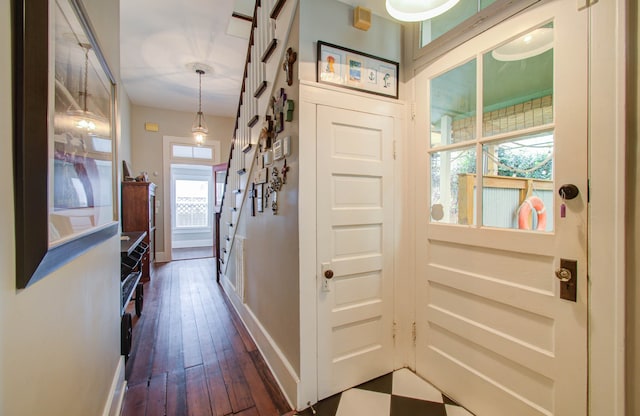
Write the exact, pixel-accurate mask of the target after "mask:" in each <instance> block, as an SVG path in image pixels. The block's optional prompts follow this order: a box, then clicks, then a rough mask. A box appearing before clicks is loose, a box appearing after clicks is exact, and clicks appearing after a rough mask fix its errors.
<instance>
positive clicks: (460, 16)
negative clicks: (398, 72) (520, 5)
mask: <svg viewBox="0 0 640 416" xmlns="http://www.w3.org/2000/svg"><path fill="white" fill-rule="evenodd" d="M495 1H496V0H460V1H459V2H458V4H456V5H455V6H453V7H452V8H451V9H450V10H448V11H447V12H446V13H443V14H441V15H440V16H436V17H434V18H432V19H429V20H425V21H424V22H421V24H420V47H421V48H422V47H424V46H425V45H428V44H429V43H431V42H433V41H434V40H436V39H437V38H439V37H440V36H442V35H443V34H445V33H447V32H448V31H450V30H451V29H453V28H454V27H456V26H458V25H459V24H460V23H462V22H464V21H465V20H467V19H468V18H470V17H471V16H473V15H474V14H476V13H478V12H479V11H480V10H482V9H484V8H486V7H487V6H489V5H490V4H492V3H494V2H495Z"/></svg>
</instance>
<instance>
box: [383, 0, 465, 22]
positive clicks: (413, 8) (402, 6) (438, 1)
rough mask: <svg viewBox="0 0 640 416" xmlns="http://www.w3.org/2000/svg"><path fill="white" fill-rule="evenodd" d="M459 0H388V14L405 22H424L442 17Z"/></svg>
mask: <svg viewBox="0 0 640 416" xmlns="http://www.w3.org/2000/svg"><path fill="white" fill-rule="evenodd" d="M458 1H459V0H387V1H386V8H387V13H389V14H390V15H391V17H393V18H395V19H398V20H401V21H403V22H422V21H424V20H429V19H432V18H434V17H436V16H439V15H441V14H442V13H444V12H446V11H447V10H449V9H451V8H452V7H453V6H455V5H456V4H458Z"/></svg>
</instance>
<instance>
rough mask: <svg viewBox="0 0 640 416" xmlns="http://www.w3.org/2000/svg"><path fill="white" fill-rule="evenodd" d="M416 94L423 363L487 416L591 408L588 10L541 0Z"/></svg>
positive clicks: (454, 57) (451, 60)
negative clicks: (567, 293) (569, 265)
mask: <svg viewBox="0 0 640 416" xmlns="http://www.w3.org/2000/svg"><path fill="white" fill-rule="evenodd" d="M416 97H419V99H418V100H419V101H418V105H417V109H418V114H417V119H416V129H417V131H418V141H419V142H420V143H421V144H420V145H419V146H420V148H419V152H417V153H418V155H417V156H416V157H417V158H418V159H417V165H418V166H419V174H418V178H417V183H418V184H419V189H418V190H417V192H416V194H417V195H416V198H417V207H418V210H417V212H418V225H419V227H418V231H417V235H418V238H417V259H418V260H417V271H418V276H417V280H416V281H417V286H418V287H417V290H416V296H417V299H416V323H417V343H416V369H417V372H418V373H419V374H420V375H422V376H423V377H425V378H426V379H428V380H429V381H431V382H432V383H433V384H434V385H436V386H437V387H439V388H440V389H441V390H443V391H444V392H445V393H447V394H448V395H449V396H451V397H452V398H453V399H454V400H457V401H459V402H460V403H461V404H463V405H464V406H466V407H467V408H469V409H470V410H471V411H472V412H474V414H476V415H478V416H482V415H490V416H498V415H510V416H511V415H518V416H526V415H560V416H566V415H572V416H573V415H586V414H587V410H586V409H587V408H586V406H587V395H586V393H587V298H588V296H587V270H586V268H587V261H586V249H587V241H586V238H587V229H586V227H587V202H588V201H587V194H588V189H587V117H586V116H587V12H585V11H582V12H578V11H577V10H576V3H575V2H573V1H559V0H558V1H552V2H548V3H546V4H544V5H542V6H536V7H533V8H531V9H530V10H528V11H526V12H525V13H523V14H521V15H519V16H517V17H514V18H512V19H509V20H508V21H505V22H503V23H501V24H500V25H498V26H496V27H495V28H493V29H491V30H489V31H487V32H485V33H483V34H482V35H480V36H478V37H477V38H474V39H473V40H471V41H469V42H467V43H465V44H464V45H462V46H460V47H458V48H456V49H454V50H453V51H451V52H449V53H448V54H446V55H444V56H443V57H442V58H440V59H438V60H437V61H436V62H435V63H433V64H431V65H429V66H427V67H426V68H424V69H423V70H422V71H419V72H417V74H416ZM564 184H574V185H576V186H577V188H578V190H579V194H578V196H577V197H576V198H575V199H572V200H568V199H567V200H566V201H563V200H562V198H561V196H560V195H559V190H560V187H561V186H562V185H564ZM566 189H567V190H566V192H565V196H567V195H568V194H569V193H570V192H569V188H566ZM423 190H424V191H426V192H423ZM563 205H564V207H563ZM532 207H533V208H532ZM543 207H544V209H543ZM530 217H534V218H533V219H532V218H530ZM545 223H546V224H545ZM561 259H568V260H573V261H577V273H575V274H574V275H573V277H572V281H571V283H570V284H575V285H577V286H575V287H577V299H576V301H571V300H565V299H562V298H561V293H560V288H561V284H562V283H561V281H560V280H559V279H558V278H557V277H556V275H555V271H556V270H558V269H559V268H560V267H561ZM564 285H565V286H568V285H567V284H564Z"/></svg>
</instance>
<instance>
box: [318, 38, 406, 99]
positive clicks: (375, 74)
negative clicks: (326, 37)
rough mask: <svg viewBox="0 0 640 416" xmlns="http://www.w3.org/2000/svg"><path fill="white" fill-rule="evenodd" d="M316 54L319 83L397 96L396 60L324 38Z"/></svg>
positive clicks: (319, 42)
mask: <svg viewBox="0 0 640 416" xmlns="http://www.w3.org/2000/svg"><path fill="white" fill-rule="evenodd" d="M317 57H318V58H317V68H316V69H317V74H316V75H317V78H316V80H317V81H318V82H321V83H325V84H333V85H338V86H341V87H344V88H350V89H354V90H359V91H364V92H368V93H371V94H377V95H383V96H387V97H393V98H398V69H399V65H398V63H397V62H393V61H390V60H388V59H384V58H379V57H376V56H373V55H369V54H366V53H363V52H358V51H354V50H352V49H349V48H344V47H342V46H337V45H332V44H330V43H327V42H323V41H318V53H317Z"/></svg>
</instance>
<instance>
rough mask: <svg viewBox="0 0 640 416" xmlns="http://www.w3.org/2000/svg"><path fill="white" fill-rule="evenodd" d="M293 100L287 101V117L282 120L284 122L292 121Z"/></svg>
mask: <svg viewBox="0 0 640 416" xmlns="http://www.w3.org/2000/svg"><path fill="white" fill-rule="evenodd" d="M293 108H294V104H293V100H287V116H286V117H285V118H284V120H285V121H292V120H293Z"/></svg>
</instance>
